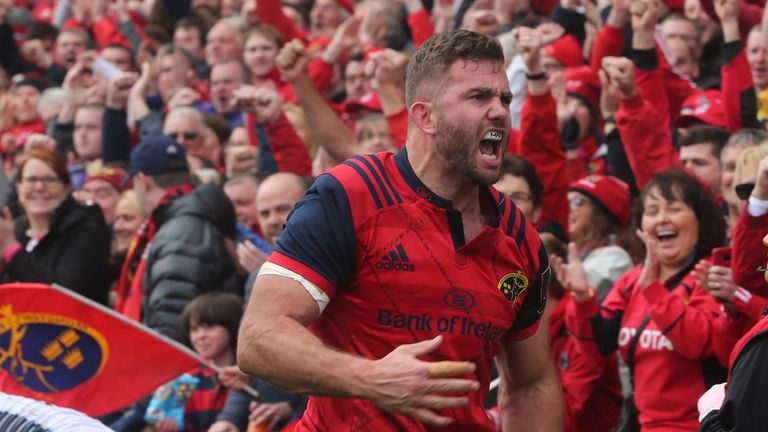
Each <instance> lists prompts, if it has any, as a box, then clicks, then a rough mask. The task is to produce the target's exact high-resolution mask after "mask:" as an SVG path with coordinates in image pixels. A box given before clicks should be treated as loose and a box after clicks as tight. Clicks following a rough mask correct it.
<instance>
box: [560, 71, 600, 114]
mask: <svg viewBox="0 0 768 432" xmlns="http://www.w3.org/2000/svg"><path fill="white" fill-rule="evenodd" d="M563 78H564V79H565V92H566V93H567V94H570V95H574V96H578V97H580V98H581V99H583V100H584V101H586V102H587V103H589V104H590V105H591V106H592V109H594V110H598V109H599V108H600V90H601V86H600V79H599V78H598V77H597V73H595V71H593V70H592V68H591V67H589V66H579V67H569V68H566V69H565V72H564V74H563Z"/></svg>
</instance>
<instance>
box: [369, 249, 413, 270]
mask: <svg viewBox="0 0 768 432" xmlns="http://www.w3.org/2000/svg"><path fill="white" fill-rule="evenodd" d="M375 267H376V268H377V269H379V270H395V271H407V272H412V271H416V266H414V265H413V264H411V260H409V259H408V255H407V254H406V253H405V249H404V248H403V245H401V244H399V245H397V246H396V247H395V248H394V249H392V250H391V251H389V253H388V254H386V255H384V256H383V257H381V259H380V260H379V261H377V262H376V264H375Z"/></svg>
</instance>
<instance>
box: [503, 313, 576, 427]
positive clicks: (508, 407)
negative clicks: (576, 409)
mask: <svg viewBox="0 0 768 432" xmlns="http://www.w3.org/2000/svg"><path fill="white" fill-rule="evenodd" d="M548 333H549V326H548V323H547V320H546V319H542V320H541V322H540V324H539V328H538V329H537V330H536V333H535V334H534V335H533V336H531V337H529V338H528V339H525V340H522V341H511V340H507V341H505V342H504V344H503V345H502V350H501V353H499V356H498V358H497V365H498V369H499V375H500V377H501V385H500V390H499V408H501V418H502V430H515V428H517V427H519V425H525V430H527V431H546V432H550V431H562V430H563V402H562V400H563V398H562V395H561V393H560V391H561V390H560V383H559V382H558V379H557V372H556V371H555V367H554V365H553V364H552V359H551V358H550V351H549V343H548V338H547V335H548Z"/></svg>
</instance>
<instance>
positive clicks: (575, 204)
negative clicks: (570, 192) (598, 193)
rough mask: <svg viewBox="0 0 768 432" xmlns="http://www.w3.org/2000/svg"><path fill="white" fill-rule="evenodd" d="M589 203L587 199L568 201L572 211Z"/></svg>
mask: <svg viewBox="0 0 768 432" xmlns="http://www.w3.org/2000/svg"><path fill="white" fill-rule="evenodd" d="M588 202H589V200H588V199H587V198H585V197H573V198H569V199H568V207H569V208H570V209H571V210H576V209H577V208H579V207H581V206H583V205H584V204H586V203H588Z"/></svg>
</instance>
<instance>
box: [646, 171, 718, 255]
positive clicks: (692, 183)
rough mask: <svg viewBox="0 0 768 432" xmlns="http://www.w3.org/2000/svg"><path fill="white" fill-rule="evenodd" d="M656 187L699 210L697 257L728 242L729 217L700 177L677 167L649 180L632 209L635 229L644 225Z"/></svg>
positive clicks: (674, 199)
mask: <svg viewBox="0 0 768 432" xmlns="http://www.w3.org/2000/svg"><path fill="white" fill-rule="evenodd" d="M654 188H658V190H659V192H660V193H661V196H662V197H664V199H666V200H667V201H670V202H672V201H682V202H683V203H685V205H687V206H688V207H690V208H691V209H692V210H693V212H694V213H695V214H696V220H697V221H698V224H699V232H698V238H697V240H696V246H695V249H694V252H695V258H696V259H697V260H698V259H699V258H703V257H705V256H707V255H709V254H710V253H711V252H712V249H714V248H716V247H718V246H723V245H724V244H725V230H726V224H725V218H724V217H723V213H722V212H721V211H720V207H718V205H717V203H716V202H715V199H714V198H713V197H712V194H711V193H710V192H709V191H708V190H707V189H706V187H705V186H704V185H703V184H702V183H701V182H700V181H699V180H697V179H696V178H694V177H693V176H691V175H689V174H687V173H686V172H685V171H682V170H680V169H677V168H673V169H669V170H666V171H662V172H660V173H658V174H656V175H654V176H653V177H652V178H651V180H650V181H649V182H648V183H646V184H645V187H643V190H642V191H641V192H640V196H639V197H638V199H637V200H636V201H635V206H634V209H633V211H632V228H633V230H632V232H634V231H635V229H638V228H640V226H641V222H642V217H643V208H644V205H645V199H646V197H648V194H649V192H650V191H651V189H654Z"/></svg>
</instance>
